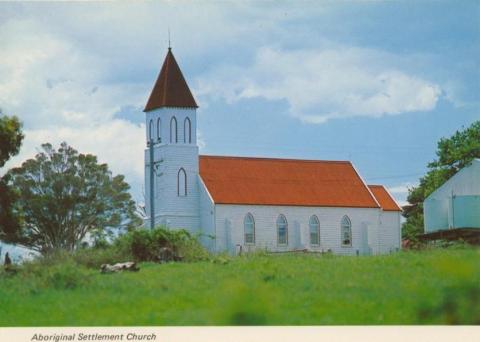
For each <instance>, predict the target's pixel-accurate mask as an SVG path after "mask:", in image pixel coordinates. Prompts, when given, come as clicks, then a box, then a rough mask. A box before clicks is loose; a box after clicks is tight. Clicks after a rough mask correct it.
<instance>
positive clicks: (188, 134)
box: [183, 118, 192, 144]
mask: <svg viewBox="0 0 480 342" xmlns="http://www.w3.org/2000/svg"><path fill="white" fill-rule="evenodd" d="M183 142H184V143H189V144H191V143H192V123H191V122H190V119H189V118H185V122H184V123H183Z"/></svg>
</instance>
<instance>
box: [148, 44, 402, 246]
mask: <svg viewBox="0 0 480 342" xmlns="http://www.w3.org/2000/svg"><path fill="white" fill-rule="evenodd" d="M197 108H198V106H197V104H196V102H195V99H194V98H193V96H192V93H191V92H190V89H189V88H188V85H187V83H186V81H185V79H184V77H183V75H182V72H181V71H180V68H179V66H178V64H177V62H176V61H175V58H174V56H173V54H172V51H171V49H170V48H169V49H168V53H167V56H166V58H165V61H164V63H163V66H162V69H161V71H160V75H159V76H158V79H157V81H156V83H155V86H154V87H153V90H152V92H151V94H150V97H149V99H148V102H147V105H146V106H145V110H144V112H145V114H146V134H147V148H146V150H145V190H146V199H147V201H146V202H147V203H146V211H147V214H148V217H149V218H148V219H147V220H146V222H145V225H146V226H147V227H149V226H150V225H151V215H152V211H151V210H152V206H153V207H154V211H153V212H154V222H155V225H165V226H167V227H169V228H171V229H179V228H184V229H186V230H188V231H190V232H191V233H193V234H196V233H201V234H203V235H205V236H206V235H210V236H213V237H214V238H213V239H211V238H205V239H203V243H204V244H205V245H206V247H207V248H209V249H210V250H212V251H214V252H222V251H228V252H230V253H235V251H238V250H239V249H240V246H241V248H242V250H243V251H249V250H255V249H266V250H268V251H278V252H280V251H292V250H299V249H307V250H310V251H317V252H322V251H323V252H327V251H331V252H333V253H335V254H347V255H365V254H382V253H390V252H393V251H397V250H399V249H400V241H401V238H400V208H399V206H398V205H397V204H396V202H395V201H394V199H393V198H392V196H391V195H390V194H389V193H388V192H387V190H386V189H385V188H384V187H383V186H381V185H367V184H366V183H365V182H364V181H363V179H362V178H361V176H360V175H359V173H358V172H357V170H356V169H355V168H354V166H353V165H352V163H351V162H349V161H324V160H297V159H276V158H245V157H229V156H222V157H220V156H201V155H199V153H198V145H197V134H196V124H197V114H196V109H197ZM151 161H153V168H152V163H151ZM152 191H153V193H152ZM151 194H152V196H151Z"/></svg>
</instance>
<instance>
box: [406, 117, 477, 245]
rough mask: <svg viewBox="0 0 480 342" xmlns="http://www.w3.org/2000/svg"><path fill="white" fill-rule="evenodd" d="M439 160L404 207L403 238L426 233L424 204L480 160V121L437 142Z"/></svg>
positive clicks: (431, 167) (411, 193)
mask: <svg viewBox="0 0 480 342" xmlns="http://www.w3.org/2000/svg"><path fill="white" fill-rule="evenodd" d="M436 154H437V157H438V159H436V160H434V161H433V162H431V163H429V164H428V168H429V171H428V172H427V174H426V175H425V176H423V177H422V178H420V182H419V185H418V186H417V187H413V188H411V189H409V192H408V197H407V201H408V203H409V204H408V205H406V206H404V207H403V216H405V217H406V219H407V220H406V222H405V223H404V224H403V227H402V231H403V237H404V238H406V239H410V240H416V237H417V236H418V235H419V234H422V233H423V201H424V200H425V198H427V197H428V196H429V195H430V194H431V193H432V192H433V191H435V190H436V189H438V188H439V187H440V186H441V185H442V184H443V183H445V182H446V181H447V180H448V179H449V178H450V177H452V176H453V175H454V174H455V173H457V172H458V171H459V170H460V169H462V168H463V167H465V166H467V165H468V164H469V163H470V162H471V161H472V160H473V159H474V158H480V121H476V122H474V123H473V124H472V125H471V126H470V127H468V128H466V129H464V130H462V131H457V132H455V134H454V135H453V136H451V137H450V138H442V139H440V141H439V142H438V149H437V152H436Z"/></svg>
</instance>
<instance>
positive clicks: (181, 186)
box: [177, 167, 187, 197]
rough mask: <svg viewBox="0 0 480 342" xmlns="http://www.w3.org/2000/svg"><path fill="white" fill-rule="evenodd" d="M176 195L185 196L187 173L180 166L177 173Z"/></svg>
mask: <svg viewBox="0 0 480 342" xmlns="http://www.w3.org/2000/svg"><path fill="white" fill-rule="evenodd" d="M177 195H178V196H180V197H184V196H187V173H186V172H185V170H184V169H183V167H182V168H180V170H178V175H177Z"/></svg>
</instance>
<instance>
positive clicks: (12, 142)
mask: <svg viewBox="0 0 480 342" xmlns="http://www.w3.org/2000/svg"><path fill="white" fill-rule="evenodd" d="M22 140H23V134H22V124H21V123H20V121H19V120H18V118H17V117H16V116H11V117H10V116H6V115H2V110H1V109H0V167H2V166H3V165H5V163H6V162H7V160H8V159H9V158H10V157H12V156H14V155H16V154H17V153H18V151H19V150H20V145H21V144H22Z"/></svg>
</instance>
